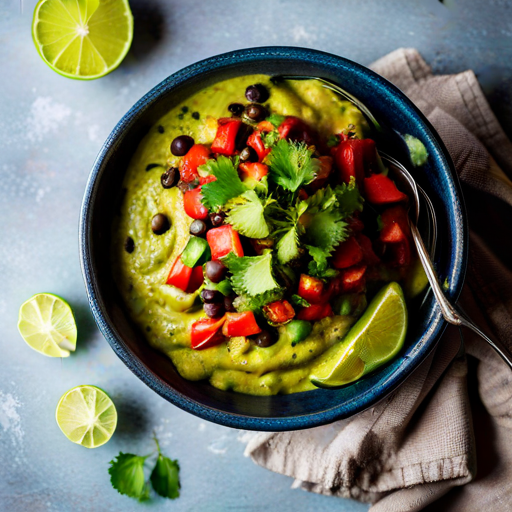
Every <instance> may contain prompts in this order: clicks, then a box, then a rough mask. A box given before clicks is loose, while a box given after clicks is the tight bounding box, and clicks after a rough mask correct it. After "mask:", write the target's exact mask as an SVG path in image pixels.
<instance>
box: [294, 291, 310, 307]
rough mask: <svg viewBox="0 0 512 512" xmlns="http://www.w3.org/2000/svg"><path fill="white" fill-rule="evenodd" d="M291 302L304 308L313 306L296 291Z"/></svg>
mask: <svg viewBox="0 0 512 512" xmlns="http://www.w3.org/2000/svg"><path fill="white" fill-rule="evenodd" d="M290 302H291V303H292V304H293V305H294V306H300V307H302V308H309V306H311V304H310V303H309V302H308V301H307V300H306V299H303V298H302V297H301V296H300V295H297V294H296V293H294V294H293V295H292V296H291V298H290Z"/></svg>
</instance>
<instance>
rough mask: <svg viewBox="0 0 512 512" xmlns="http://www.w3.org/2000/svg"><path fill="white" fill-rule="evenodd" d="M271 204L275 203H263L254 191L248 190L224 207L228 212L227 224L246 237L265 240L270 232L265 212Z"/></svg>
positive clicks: (269, 200) (267, 201) (268, 201)
mask: <svg viewBox="0 0 512 512" xmlns="http://www.w3.org/2000/svg"><path fill="white" fill-rule="evenodd" d="M271 202H273V200H272V199H268V200H266V201H265V202H262V201H261V199H260V198H259V197H258V195H257V194H256V192H255V191H254V190H248V191H247V192H244V193H243V194H242V195H241V196H238V197H236V198H233V199H230V200H229V201H228V202H227V203H226V205H225V207H224V209H225V210H226V211H227V212H228V213H227V217H226V222H227V223H228V224H231V225H232V226H233V228H234V229H236V230H237V231H238V232H239V233H240V234H242V235H244V236H247V237H249V238H265V237H267V236H268V235H269V233H270V230H269V227H268V225H267V222H266V220H265V215H264V212H265V208H266V207H267V206H268V205H269V204H270V203H271Z"/></svg>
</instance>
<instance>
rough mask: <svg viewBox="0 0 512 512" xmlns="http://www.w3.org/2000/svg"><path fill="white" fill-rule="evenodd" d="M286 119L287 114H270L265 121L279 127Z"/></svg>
mask: <svg viewBox="0 0 512 512" xmlns="http://www.w3.org/2000/svg"><path fill="white" fill-rule="evenodd" d="M285 119H286V117H285V116H282V115H280V114H270V115H269V116H268V117H267V119H265V121H268V122H270V123H272V124H273V125H274V126H275V127H276V128H279V125H280V124H281V123H282V122H283V121H284V120H285Z"/></svg>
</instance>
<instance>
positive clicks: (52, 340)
mask: <svg viewBox="0 0 512 512" xmlns="http://www.w3.org/2000/svg"><path fill="white" fill-rule="evenodd" d="M18 330H19V331H20V334H21V337H22V338H23V339H24V340H25V341H26V342H27V343H28V345H29V346H30V347H32V348H33V349H34V350H37V351H38V352H40V353H41V354H44V355H45V356H49V357H68V356H69V352H70V350H71V351H73V350H75V348H76V323H75V317H74V316H73V311H71V307H70V306H69V304H68V303H67V302H66V301H65V300H64V299H61V298H60V297H57V295H52V294H51V293H38V294H37V295H34V296H33V297H31V298H30V299H28V300H27V301H26V302H24V303H23V304H22V305H21V307H20V312H19V317H18Z"/></svg>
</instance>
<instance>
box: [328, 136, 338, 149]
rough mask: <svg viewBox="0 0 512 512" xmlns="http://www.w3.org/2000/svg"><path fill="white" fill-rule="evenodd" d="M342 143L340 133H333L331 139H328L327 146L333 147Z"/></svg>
mask: <svg viewBox="0 0 512 512" xmlns="http://www.w3.org/2000/svg"><path fill="white" fill-rule="evenodd" d="M339 143H340V136H339V135H331V136H330V137H329V139H328V140H327V146H328V147H329V148H333V147H334V146H337V145H338V144H339Z"/></svg>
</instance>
